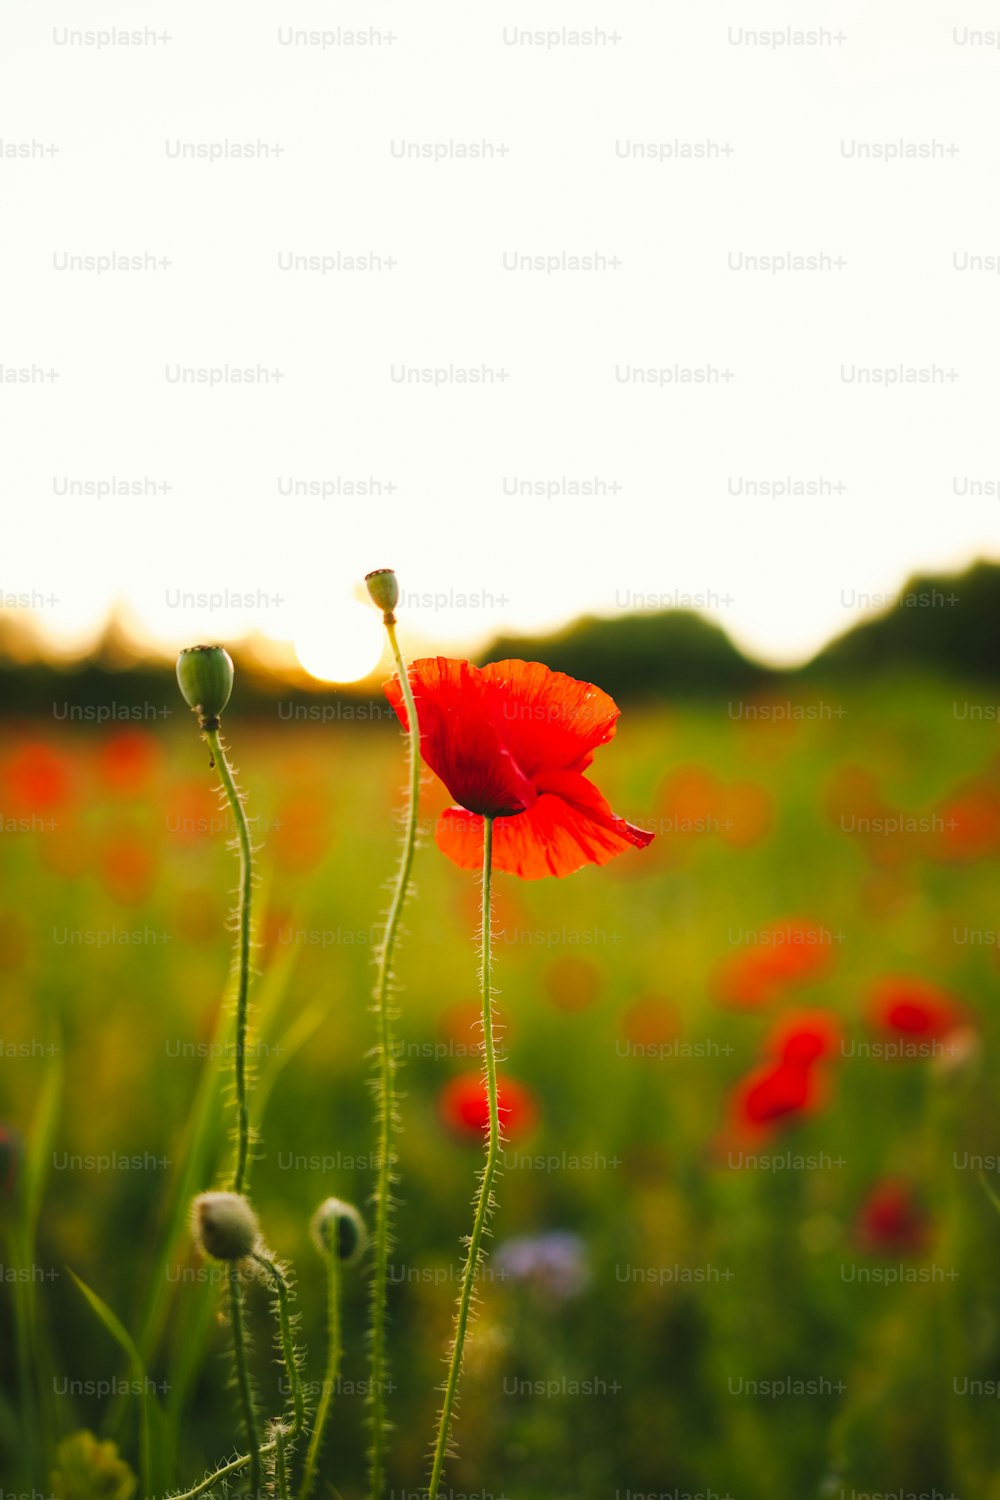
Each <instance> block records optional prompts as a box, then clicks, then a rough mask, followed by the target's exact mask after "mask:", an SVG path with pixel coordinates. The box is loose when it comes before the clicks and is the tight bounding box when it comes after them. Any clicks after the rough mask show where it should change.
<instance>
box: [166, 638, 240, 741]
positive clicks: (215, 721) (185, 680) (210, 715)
mask: <svg viewBox="0 0 1000 1500" xmlns="http://www.w3.org/2000/svg"><path fill="white" fill-rule="evenodd" d="M234 675H235V669H234V667H233V659H232V657H231V656H230V655H229V652H228V651H227V650H226V649H225V647H223V646H189V647H187V649H186V650H184V651H182V652H181V654H180V656H179V657H178V658H177V681H178V683H179V685H180V690H181V692H182V693H183V694H184V701H185V702H186V703H187V705H188V707H189V708H190V709H192V710H193V711H194V712H195V713H196V714H197V715H198V723H199V725H200V726H201V728H202V729H218V727H219V715H220V714H221V713H222V710H223V709H224V708H225V706H226V704H227V703H228V702H229V695H230V694H231V693H232V691H233V677H234Z"/></svg>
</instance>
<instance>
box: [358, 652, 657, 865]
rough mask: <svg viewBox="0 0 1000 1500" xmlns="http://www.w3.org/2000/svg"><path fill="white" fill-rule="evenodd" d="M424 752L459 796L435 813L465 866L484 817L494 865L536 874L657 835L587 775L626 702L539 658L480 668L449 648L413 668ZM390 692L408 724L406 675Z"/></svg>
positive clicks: (447, 843) (446, 846)
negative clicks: (614, 807)
mask: <svg viewBox="0 0 1000 1500" xmlns="http://www.w3.org/2000/svg"><path fill="white" fill-rule="evenodd" d="M409 677H410V686H411V687H412V689H413V696H414V700H415V702H416V706H417V718H418V719H419V721H420V753H421V755H422V756H423V758H424V760H425V761H426V763H427V764H428V766H430V768H431V770H432V771H433V772H434V773H435V774H436V775H437V776H439V777H440V778H441V780H442V781H443V782H444V784H445V786H446V787H447V788H448V790H449V791H450V792H451V794H452V796H453V797H454V798H455V800H456V802H458V803H459V804H460V806H459V807H450V808H448V809H447V810H446V811H445V812H444V813H443V814H442V816H441V818H440V820H439V821H438V824H437V833H436V836H437V842H438V847H439V848H440V849H441V850H442V851H443V852H444V853H445V854H447V855H448V857H449V858H450V859H452V860H454V862H455V863H456V864H457V865H460V866H461V867H462V868H463V869H466V870H472V869H478V868H479V867H480V865H481V863H482V849H483V818H484V817H490V818H495V819H496V820H497V821H496V824H495V826H494V830H493V862H494V866H495V868H496V869H497V870H503V871H505V872H507V873H508V874H511V875H521V876H523V877H524V878H525V879H527V880H537V879H540V878H541V877H542V876H544V875H571V874H572V873H573V871H574V870H579V869H581V868H582V867H583V866H584V865H587V864H595V865H603V864H607V862H608V860H610V859H613V858H614V856H615V855H616V854H621V853H623V852H624V850H626V849H628V848H630V847H632V848H638V849H644V848H645V847H646V845H647V844H649V843H650V842H651V841H652V838H653V835H652V834H651V833H648V832H646V831H645V830H644V829H641V828H636V827H634V826H633V824H631V823H626V821H625V819H624V818H619V817H617V816H616V815H615V814H614V813H613V812H612V811H611V808H610V807H609V806H608V804H607V802H606V801H605V800H604V798H603V797H602V796H601V794H600V792H599V791H598V790H597V788H596V787H595V786H594V784H593V782H590V781H588V780H587V779H586V777H584V775H583V774H582V773H583V772H584V771H585V770H586V769H587V767H588V766H589V765H590V763H591V761H592V760H593V758H594V752H595V751H596V750H597V749H598V748H599V746H601V745H606V744H607V742H608V741H609V740H610V739H611V738H612V737H613V735H614V732H615V721H616V720H617V718H618V708H617V707H616V705H615V703H614V701H613V700H612V699H611V698H609V697H608V695H607V693H603V692H602V691H601V690H600V688H596V687H592V686H591V684H590V683H588V682H577V681H576V679H575V678H573V677H566V676H564V674H563V673H561V672H551V671H550V670H549V668H548V667H545V666H542V664H541V663H540V662H524V661H501V662H494V663H493V664H492V665H491V666H488V667H483V668H481V669H480V668H478V667H474V666H472V665H471V664H470V663H469V662H467V661H456V660H452V659H451V658H449V657H445V656H435V657H424V658H422V659H421V660H419V661H415V662H413V663H412V665H411V666H410V668H409ZM385 692H386V697H387V698H388V699H389V702H390V703H391V704H392V706H393V708H394V709H395V711H396V713H397V715H398V716H399V719H400V722H401V723H402V724H403V726H404V728H408V727H409V726H408V721H407V715H406V706H405V704H404V702H403V692H402V687H401V685H400V682H399V679H398V678H396V677H394V678H392V679H391V680H390V681H389V682H388V683H386V685H385Z"/></svg>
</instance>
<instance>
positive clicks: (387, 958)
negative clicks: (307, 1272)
mask: <svg viewBox="0 0 1000 1500" xmlns="http://www.w3.org/2000/svg"><path fill="white" fill-rule="evenodd" d="M384 623H385V628H386V633H387V635H388V637H389V645H390V647H391V648H392V654H393V658H394V660H395V663H396V669H397V671H398V673H399V681H400V686H401V687H402V690H403V699H404V702H405V703H406V714H407V721H408V724H409V733H408V736H407V744H408V754H409V807H408V811H407V819H406V831H405V833H404V835H403V849H402V855H401V857H400V862H399V871H398V874H397V876H396V885H395V889H394V891H393V895H392V902H391V904H390V907H389V913H388V916H387V918H386V926H385V933H384V935H383V938H382V943H381V946H380V948H379V954H378V977H377V979H376V982H375V1014H376V1017H377V1022H378V1042H377V1046H376V1049H375V1050H376V1056H377V1059H378V1071H377V1074H376V1076H375V1079H374V1092H375V1102H376V1119H377V1128H378V1149H377V1153H376V1174H377V1175H376V1179H375V1190H374V1193H373V1199H372V1201H373V1203H374V1207H375V1229H374V1268H373V1272H372V1281H371V1296H370V1317H371V1327H370V1348H369V1355H370V1358H369V1374H370V1379H369V1394H368V1401H369V1423H370V1429H371V1441H370V1445H369V1450H368V1480H369V1489H370V1494H371V1500H380V1496H381V1494H382V1489H383V1485H384V1482H385V1451H386V1446H387V1440H388V1433H389V1422H388V1417H387V1415H386V1399H385V1388H386V1383H387V1367H388V1362H387V1357H386V1301H387V1292H386V1288H387V1283H388V1277H389V1249H390V1244H391V1233H392V1227H391V1217H392V1185H393V1183H394V1182H395V1181H396V1170H395V1169H396V1164H397V1160H398V1158H397V1155H396V1146H395V1137H396V1131H397V1129H398V1126H399V1119H398V1113H397V1103H396V1068H397V1065H398V1059H397V1057H396V1051H395V1046H394V1042H393V1034H392V1022H393V1014H392V1008H391V1002H390V992H391V988H392V963H393V954H394V951H395V947H396V938H397V935H398V932H399V921H400V916H401V914H402V911H403V907H404V905H405V903H406V896H407V890H408V887H409V883H410V873H411V870H412V868H413V855H414V850H415V849H416V843H417V821H418V816H419V800H420V729H419V725H418V722H417V708H416V704H415V703H414V701H413V689H412V688H411V686H410V679H409V675H408V673H407V670H406V662H405V661H404V659H403V656H402V653H401V651H400V649H399V642H398V641H397V639H396V622H395V618H394V616H393V615H392V612H391V610H387V611H386V613H385V615H384Z"/></svg>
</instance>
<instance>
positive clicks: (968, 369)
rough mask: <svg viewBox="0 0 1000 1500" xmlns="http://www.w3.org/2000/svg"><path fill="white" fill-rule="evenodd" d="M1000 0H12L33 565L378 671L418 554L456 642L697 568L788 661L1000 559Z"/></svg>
mask: <svg viewBox="0 0 1000 1500" xmlns="http://www.w3.org/2000/svg"><path fill="white" fill-rule="evenodd" d="M995 23H996V15H995V11H994V10H993V9H992V8H991V7H990V6H987V5H983V4H968V5H966V4H962V5H958V6H956V4H955V3H954V0H952V3H950V4H947V5H946V4H943V3H942V4H923V5H920V6H918V7H912V6H904V5H902V4H885V5H881V6H879V7H877V8H874V9H873V8H872V7H871V6H862V5H860V4H851V3H845V4H837V5H836V6H832V5H823V4H815V5H807V6H803V5H801V4H799V5H796V6H794V7H793V6H790V5H787V4H785V5H782V4H777V5H775V6H763V5H762V6H761V7H759V8H754V7H752V6H748V5H747V4H744V3H743V0H740V3H736V0H732V3H721V4H713V5H712V6H705V7H689V8H680V7H666V6H662V5H659V4H653V3H630V0H620V3H617V4H616V5H615V6H613V7H612V6H606V7H603V8H602V7H598V6H591V5H582V6H581V5H580V4H578V3H575V0H574V3H573V4H572V5H570V4H569V3H568V0H567V3H559V0H552V3H549V0H546V3H545V4H544V5H541V6H540V5H538V4H537V3H536V4H533V5H530V6H528V5H525V6H522V7H517V6H504V7H500V8H497V7H489V6H488V7H474V8H470V7H468V6H464V5H459V4H457V3H456V4H436V3H430V4H427V5H423V6H421V7H420V9H419V11H413V10H411V9H409V8H407V7H404V6H402V5H400V4H398V3H397V0H385V3H380V4H378V5H372V6H367V7H360V6H357V7H354V8H353V9H344V8H342V7H340V6H337V7H331V6H329V5H326V4H323V3H320V0H303V3H301V4H297V5H295V6H293V7H292V8H291V9H290V11H288V13H286V9H285V8H284V7H281V8H279V7H274V6H271V5H264V4H252V3H251V4H247V3H242V4H239V5H237V4H236V3H235V0H232V3H227V0H219V3H213V4H212V5H211V6H209V7H206V6H204V5H195V4H193V3H187V0H184V3H175V4H172V5H171V6H169V7H168V8H162V7H158V8H152V7H146V8H143V9H142V10H137V8H136V7H135V6H134V5H129V4H125V3H121V4H115V3H112V0H108V3H107V4H104V5H102V6H101V8H100V17H99V20H92V19H87V18H85V19H81V15H80V8H79V6H78V5H76V4H71V3H64V4H58V3H57V4H43V5H38V4H35V3H32V4H29V3H27V0H13V3H11V4H10V5H9V6H8V9H7V14H6V18H5V23H4V29H5V33H6V35H7V45H6V46H5V48H4V52H3V57H2V60H0V101H2V103H0V136H2V140H3V147H2V151H3V155H2V156H0V173H2V181H3V194H4V201H5V204H6V207H7V222H8V224H10V225H13V226H14V228H13V232H12V233H8V235H7V236H6V237H5V238H4V241H3V243H2V244H0V265H2V269H3V275H4V284H5V286H6V288H7V298H6V301H7V308H6V312H5V318H4V336H3V339H2V341H0V364H2V366H3V369H2V372H0V373H2V375H3V380H2V381H0V403H2V410H3V417H4V421H3V433H4V440H3V444H2V448H0V481H2V485H3V490H4V492H5V494H6V495H7V497H8V506H7V508H6V515H7V520H6V525H5V545H4V547H3V563H2V566H0V590H2V591H3V593H4V594H5V595H7V596H10V595H12V594H15V595H22V594H27V595H29V596H30V597H29V599H28V601H27V603H28V605H29V606H30V605H32V604H34V605H35V606H38V607H37V611H36V612H37V619H38V623H39V625H40V627H41V628H42V629H43V630H44V631H45V632H46V634H47V636H48V638H50V639H52V640H60V641H73V642H76V643H77V644H79V643H81V642H83V641H84V640H85V639H86V638H87V637H88V634H90V633H92V632H93V631H94V630H96V629H97V628H98V627H99V625H100V623H101V622H102V621H103V620H104V619H105V618H106V616H107V613H108V611H109V610H110V609H111V608H112V606H114V605H115V604H118V605H119V606H120V607H121V608H122V609H124V611H125V612H126V615H127V617H128V618H129V620H130V621H131V622H132V624H133V627H134V628H135V629H136V630H137V631H138V632H139V633H141V634H142V635H143V636H144V637H147V638H152V639H154V640H156V641H157V642H158V643H161V644H162V645H163V646H165V647H169V648H171V649H172V648H174V647H176V646H178V645H183V644H190V643H191V642H192V641H193V640H196V639H204V638H206V637H207V638H212V639H223V640H228V641H235V640H237V639H238V638H239V637H240V636H241V635H242V634H244V633H246V632H247V631H251V630H259V631H261V632H263V633H264V634H266V635H268V636H271V637H273V638H274V639H275V640H280V641H289V640H291V641H295V642H297V644H298V646H299V648H300V651H301V654H302V657H303V660H304V661H305V663H306V665H310V664H312V665H314V666H316V669H317V670H318V671H331V672H333V673H334V674H342V675H343V676H345V677H346V676H352V675H356V674H357V672H359V671H364V670H365V669H366V667H367V666H370V665H371V661H370V659H369V658H370V657H371V656H372V654H373V653H374V652H377V650H378V646H379V632H378V628H377V618H376V619H374V620H373V619H372V618H371V617H370V616H369V617H366V616H365V615H364V614H362V613H361V612H360V611H352V610H351V608H350V604H351V601H352V599H356V598H358V597H363V596H362V595H359V593H358V588H359V582H360V579H361V577H362V576H363V574H364V573H365V572H366V571H368V570H369V569H371V568H373V567H378V566H385V565H393V566H395V567H396V568H397V570H398V572H399V574H400V578H401V581H402V584H403V587H404V589H405V590H406V592H407V595H408V596H412V597H408V598H407V600H406V601H405V603H404V608H403V610H402V611H401V619H403V620H404V621H405V622H406V625H407V628H408V629H409V630H410V631H411V632H412V633H413V635H414V636H419V638H420V639H421V640H422V642H424V643H427V644H431V643H435V642H436V643H438V644H439V645H440V647H441V648H442V649H443V650H456V649H460V648H461V647H463V646H466V645H468V646H472V645H475V644H477V643H479V642H481V641H482V640H483V639H484V638H486V637H488V636H490V635H492V634H493V633H494V632H496V631H497V630H501V629H502V630H514V631H517V630H535V629H538V628H541V627H547V626H552V625H558V624H560V623H562V622H564V621H566V620H567V619H569V618H571V617H572V616H574V615H576V614H578V613H580V612H584V611H597V612H602V613H606V614H615V613H616V612H619V611H622V610H633V609H636V608H645V607H656V606H657V605H661V604H662V605H663V606H666V605H669V604H671V603H674V602H677V603H681V604H683V603H685V602H687V600H688V597H689V596H693V600H694V602H695V604H696V605H698V607H700V608H702V610H703V612H704V613H705V614H707V615H709V616H710V617H712V618H715V619H717V620H718V621H719V622H720V623H721V624H722V625H724V626H725V628H726V629H727V630H728V631H729V632H730V633H731V635H732V636H733V637H734V638H735V640H736V641H737V642H738V643H739V644H740V645H741V646H742V647H743V648H745V649H746V650H748V651H751V652H753V653H756V654H758V655H760V656H762V657H764V658H766V659H768V660H771V661H780V662H786V661H789V662H790V661H798V660H802V659H804V658H806V657H808V656H809V655H811V654H812V653H813V652H814V651H815V650H817V649H818V648H819V647H820V646H821V645H822V644H823V642H824V641H825V640H827V639H828V638H829V637H830V636H832V635H834V634H837V633H839V632H840V631H842V630H844V629H846V628H848V627H849V626H850V625H851V624H853V623H854V622H855V621H856V620H857V619H858V618H859V615H860V614H861V613H863V612H865V610H866V609H868V608H869V607H870V604H871V599H870V596H872V595H876V596H880V595H881V596H888V595H891V594H892V593H893V592H894V591H895V590H897V589H898V588H899V587H900V585H901V584H902V583H903V581H904V579H905V578H906V576H907V575H908V574H909V573H910V572H912V571H914V570H928V569H957V568H960V567H962V566H963V565H964V564H966V563H967V562H968V561H969V560H971V559H973V558H974V557H976V556H986V557H993V558H998V559H1000V497H998V494H997V490H998V489H1000V452H998V444H997V437H996V433H997V421H996V412H997V407H998V396H1000V390H998V378H997V366H996V358H995V348H996V342H997V340H996V335H997V331H998V328H997V324H998V311H997V299H998V297H1000V275H998V274H997V267H998V266H1000V260H998V256H1000V224H998V214H997V194H996V185H997V180H998V169H1000V129H998V125H1000V87H998V76H1000V48H997V47H996V46H995V45H993V46H990V45H986V42H985V39H983V40H982V41H979V40H977V37H978V36H979V34H980V32H981V31H982V29H983V28H989V27H990V26H991V25H992V26H993V27H994V29H995ZM100 28H104V29H105V30H106V31H108V32H110V33H114V32H115V29H116V28H119V29H121V30H124V31H126V32H127V33H128V34H129V35H130V36H131V37H132V38H133V40H132V41H130V42H128V43H126V42H125V41H124V40H123V39H122V36H121V35H120V34H118V35H115V38H114V39H113V40H109V39H108V36H107V35H105V36H104V37H103V38H102V37H100V36H98V35H97V33H98V31H99V29H100ZM527 28H532V30H531V31H530V32H528V33H527V35H526V34H525V33H526V29H527ZM537 28H542V31H541V32H540V33H539V34H540V35H542V36H543V37H544V38H546V39H545V40H543V41H538V40H535V39H532V40H529V39H528V37H531V38H535V36H536V29H537ZM977 28H978V29H979V30H977ZM358 32H362V33H365V34H366V36H367V40H365V41H364V42H361V41H359V40H358V37H357V33H358ZM581 32H583V33H589V34H590V40H589V41H581V40H576V41H574V40H573V39H572V38H573V37H574V36H577V37H579V34H580V33H581ZM991 34H992V33H991ZM352 36H353V37H354V41H353V43H352V41H351V40H350V38H351V37H352ZM803 37H805V38H806V39H805V40H802V39H801V38H803ZM810 37H811V38H813V40H809V39H808V38H810ZM81 38H82V39H81ZM88 38H89V39H88ZM390 38H391V39H390ZM781 38H783V40H782V39H781ZM456 57H461V58H462V59H463V65H462V66H461V67H456V63H455V60H456ZM637 143H638V144H640V145H641V146H642V147H643V148H645V149H644V154H638V153H637V151H636V145H637ZM247 144H250V145H251V146H252V147H253V148H254V154H252V155H249V156H248V155H246V154H237V151H238V150H240V151H242V148H244V147H245V146H246V145H247ZM278 148H280V149H278ZM470 151H472V152H473V153H474V154H471V155H470V154H468V153H469V152H470ZM463 152H464V153H466V154H464V155H463V154H460V153H463ZM199 153H200V154H199ZM435 158H437V159H435ZM782 256H784V257H789V256H790V257H793V258H794V257H805V258H806V262H805V264H804V265H802V266H799V265H798V263H794V264H793V265H791V266H789V267H787V268H786V267H783V266H782V265H781V263H780V260H779V265H778V268H777V269H774V262H773V258H774V257H779V258H780V257H782ZM87 257H106V258H111V260H112V261H113V262H115V264H114V266H113V268H108V269H100V270H99V269H98V268H97V262H96V261H95V262H90V261H88V260H87V259H86V258H87ZM133 257H136V258H138V261H139V267H140V268H135V267H134V266H132V265H130V266H129V267H128V268H126V267H125V266H124V265H120V264H118V263H117V262H118V261H119V260H120V259H121V258H127V259H129V260H131V258H133ZM365 257H368V263H367V264H366V263H365V261H364V258H365ZM768 257H771V258H772V259H771V261H770V262H768V261H767V260H766V258H768ZM809 257H812V258H813V264H812V265H810V263H809V260H808V258H809ZM588 258H589V259H588ZM761 258H765V259H764V261H763V265H762V262H761ZM359 260H360V264H358V262H359ZM580 260H582V262H583V263H582V264H578V262H579V261H580ZM161 262H169V264H161ZM540 266H541V267H543V268H539V267H540ZM234 371H251V372H253V374H254V376H255V377H257V378H256V379H255V380H254V381H253V382H249V383H247V382H242V381H241V382H239V383H237V382H236V381H235V380H234V379H233V372H234ZM425 371H430V372H432V373H431V375H430V378H424V377H423V375H422V372H425ZM51 372H58V373H57V374H56V375H53V374H52V373H51ZM185 372H191V374H192V378H191V380H190V381H188V380H187V379H186V378H185ZM213 372H215V373H214V374H213ZM276 372H277V373H276ZM406 372H418V374H419V375H420V377H421V378H418V379H410V378H407V375H406ZM433 372H438V373H437V374H435V373H433ZM440 372H443V373H440ZM637 372H645V376H646V378H645V379H642V380H640V379H639V378H638V375H637ZM910 372H912V378H911V373H910ZM279 375H280V378H278V376H279ZM463 376H464V377H465V378H464V379H463V378H462V377H463ZM372 480H374V481H376V482H377V486H381V489H382V493H381V494H375V495H374V496H373V495H370V494H368V495H366V494H363V493H358V492H357V486H358V484H359V482H370V481H372ZM115 481H118V482H119V483H124V484H128V485H131V486H134V488H135V491H137V492H132V493H122V494H115V493H101V492H99V491H98V490H97V489H96V487H97V486H100V485H104V486H108V485H112V484H113V483H114V482H115ZM775 481H777V482H780V483H786V484H787V483H788V481H791V482H792V484H793V485H799V486H802V485H804V486H808V485H810V484H811V485H813V486H814V489H813V491H812V492H810V491H809V490H808V488H806V489H805V490H803V491H802V492H797V493H792V494H786V495H782V494H780V493H778V494H775V493H773V492H772V493H767V492H766V490H765V491H762V490H761V486H762V485H767V484H768V483H772V484H773V483H774V482H775ZM310 483H315V485H316V486H317V490H318V492H317V493H313V494H310V493H296V492H295V487H296V486H302V485H309V484H310ZM587 483H590V484H591V485H592V486H593V490H592V491H591V492H586V491H583V492H574V489H573V487H574V486H575V485H580V484H584V485H585V484H587ZM88 484H89V485H91V486H94V487H95V488H93V489H91V490H90V491H89V492H79V489H78V487H79V486H86V485H88ZM390 485H391V486H393V488H392V489H390V488H389V486H390ZM351 486H354V487H355V492H354V493H353V494H352V493H351V492H350V489H351ZM525 486H527V487H528V490H527V492H524V489H523V487H525ZM754 486H756V490H755V489H754ZM977 486H978V487H979V492H978V493H977V489H976V487H977ZM74 487H77V488H74ZM289 489H291V490H292V493H287V491H288V490H289ZM511 491H513V493H511ZM991 491H992V492H991ZM227 592H228V595H229V598H228V599H227V600H225V601H224V603H223V605H222V606H221V607H220V605H219V603H218V600H217V599H212V600H210V602H208V603H207V604H206V605H205V607H200V606H198V605H194V606H192V605H191V604H190V603H189V602H187V601H188V598H189V596H191V595H199V594H204V595H208V596H217V595H219V594H222V595H226V594H227ZM53 598H57V599H58V603H53V602H50V601H51V600H52V599H53ZM279 601H280V602H279ZM10 602H12V601H10V600H9V599H8V603H10ZM13 602H14V607H15V608H18V609H20V608H23V607H24V601H23V600H17V601H13Z"/></svg>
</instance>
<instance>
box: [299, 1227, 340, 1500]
mask: <svg viewBox="0 0 1000 1500" xmlns="http://www.w3.org/2000/svg"><path fill="white" fill-rule="evenodd" d="M324 1258H325V1260H326V1371H325V1373H324V1375H323V1391H322V1394H321V1396H320V1398H319V1406H318V1407H317V1409H316V1420H315V1422H314V1423H313V1430H312V1436H311V1437H310V1439H309V1449H308V1452H307V1453H306V1462H305V1469H304V1470H303V1473H302V1486H301V1488H300V1490H299V1500H309V1496H310V1494H311V1493H312V1487H313V1481H314V1479H315V1477H316V1465H317V1463H318V1461H319V1453H320V1448H321V1447H322V1445H323V1437H324V1433H325V1430H326V1424H327V1422H328V1420H329V1417H330V1407H331V1405H332V1404H333V1395H334V1391H335V1390H336V1389H337V1380H338V1378H339V1376H340V1356H341V1342H340V1256H339V1254H338V1251H337V1246H336V1244H335V1245H334V1246H333V1248H332V1249H331V1250H329V1251H328V1253H327V1254H326V1256H325V1257H324Z"/></svg>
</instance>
